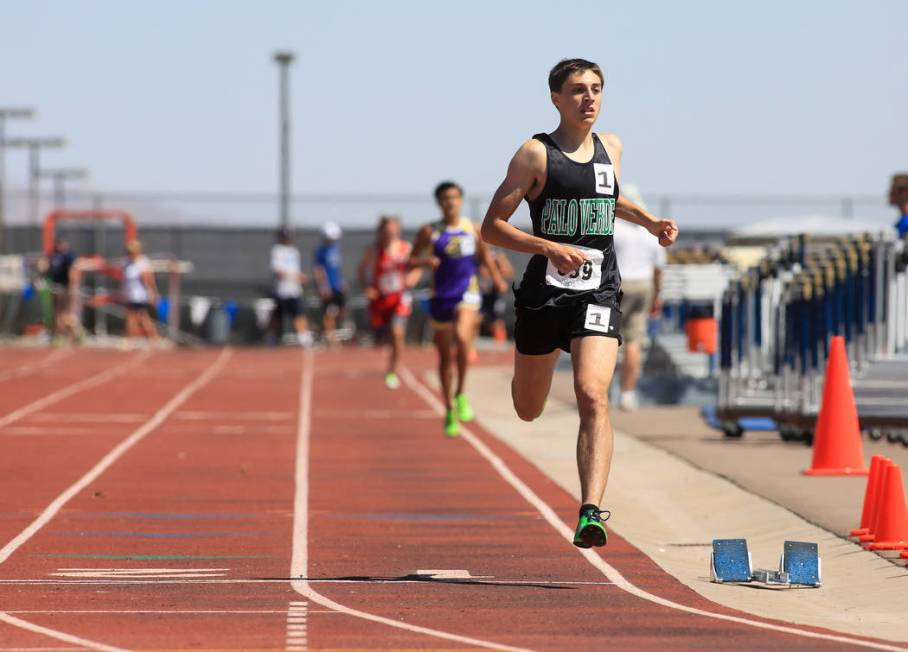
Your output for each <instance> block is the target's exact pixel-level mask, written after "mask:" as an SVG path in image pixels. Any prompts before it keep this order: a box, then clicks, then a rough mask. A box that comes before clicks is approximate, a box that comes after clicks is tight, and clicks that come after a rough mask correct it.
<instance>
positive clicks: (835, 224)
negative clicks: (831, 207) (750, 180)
mask: <svg viewBox="0 0 908 652" xmlns="http://www.w3.org/2000/svg"><path fill="white" fill-rule="evenodd" d="M884 230H886V229H885V227H884V226H882V225H880V224H878V223H874V222H865V221H862V220H858V219H845V218H842V217H826V216H823V215H799V216H794V217H774V218H771V219H768V220H761V221H759V222H753V223H751V224H748V225H747V226H742V227H741V228H738V229H735V230H733V231H732V232H731V237H732V239H735V240H740V239H750V238H754V239H757V238H759V239H763V238H783V237H785V236H793V235H798V234H801V233H808V234H810V235H812V236H833V237H834V236H843V235H853V234H857V233H879V232H880V231H884Z"/></svg>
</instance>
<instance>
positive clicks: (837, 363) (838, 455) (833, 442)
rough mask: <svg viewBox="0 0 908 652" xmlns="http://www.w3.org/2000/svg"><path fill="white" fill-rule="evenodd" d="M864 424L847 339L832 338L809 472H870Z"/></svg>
mask: <svg viewBox="0 0 908 652" xmlns="http://www.w3.org/2000/svg"><path fill="white" fill-rule="evenodd" d="M867 473H869V470H868V469H867V467H866V466H864V446H863V445H862V444H861V427H860V424H859V423H858V410H857V407H856V406H855V403H854V392H853V391H852V389H851V378H850V374H849V372H848V356H847V355H846V353H845V340H844V338H842V337H841V336H838V335H837V336H835V337H833V338H832V341H831V343H830V347H829V361H828V362H827V363H826V376H825V379H824V381H823V400H822V403H821V404H820V413H819V415H818V416H817V427H816V433H815V434H814V441H813V462H812V463H811V465H810V468H809V469H807V470H806V471H804V474H805V475H867Z"/></svg>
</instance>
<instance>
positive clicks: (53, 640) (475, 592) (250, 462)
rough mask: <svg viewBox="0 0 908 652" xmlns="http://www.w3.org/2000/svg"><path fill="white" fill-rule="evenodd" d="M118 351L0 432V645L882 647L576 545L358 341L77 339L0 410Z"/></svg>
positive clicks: (479, 448)
mask: <svg viewBox="0 0 908 652" xmlns="http://www.w3.org/2000/svg"><path fill="white" fill-rule="evenodd" d="M143 355H144V356H145V357H143V358H141V359H139V356H143ZM136 360H138V362H135V361H136ZM407 360H408V363H409V364H410V365H411V367H412V368H413V369H414V371H420V370H424V369H427V368H430V367H431V364H432V359H431V356H430V355H429V354H428V353H423V352H413V353H411V354H409V355H408V358H407ZM124 364H125V365H128V364H135V365H136V366H134V367H132V368H131V369H128V370H127V371H126V372H124V373H122V374H121V375H119V376H115V377H113V378H111V379H107V380H104V381H103V382H99V383H98V384H96V385H93V386H89V387H87V388H85V389H84V390H82V391H77V392H75V393H73V394H71V395H69V396H66V397H65V398H63V399H61V400H60V401H57V402H55V403H53V404H51V405H47V406H45V407H43V408H41V409H39V410H37V411H34V412H32V413H30V414H28V415H26V416H24V417H23V418H21V419H19V420H17V421H16V422H14V423H11V424H9V425H7V426H3V427H0V470H2V475H0V546H3V548H2V549H0V609H2V611H0V651H2V650H10V649H29V650H39V649H47V650H49V649H96V650H118V649H136V650H138V649H146V650H150V649H154V650H163V649H169V650H185V649H209V650H212V649H235V650H239V649H242V650H276V649H288V650H303V649H454V648H457V649H463V648H479V647H489V648H497V649H534V650H564V649H584V650H585V649H611V650H704V649H706V650H727V649H743V650H771V649H772V650H775V649H778V648H780V647H782V646H784V647H785V648H786V649H796V650H807V649H824V650H832V649H845V648H849V649H860V648H866V647H871V648H878V649H901V648H898V647H897V646H892V645H886V644H881V643H874V642H870V641H864V640H860V639H856V638H854V637H850V636H839V635H836V634H835V633H833V632H821V631H819V630H814V629H810V628H800V627H791V626H787V625H785V624H783V623H771V622H770V621H765V620H763V619H758V618H753V617H750V616H747V615H746V614H740V613H735V612H733V611H731V610H728V609H725V608H723V607H721V606H717V605H715V604H713V603H710V602H709V601H707V600H705V599H703V598H702V597H700V596H699V595H697V594H696V593H694V592H693V591H691V590H690V589H688V588H687V587H685V586H683V585H681V584H680V583H678V582H676V581H675V580H673V579H672V578H671V577H669V576H667V575H666V574H665V573H664V572H662V571H661V570H660V569H659V568H658V567H657V566H656V565H655V564H654V563H653V562H652V561H651V560H650V559H648V558H647V557H646V556H645V555H643V554H642V553H641V552H640V551H638V550H636V549H635V548H633V547H632V546H630V545H629V544H627V543H626V542H625V541H623V540H622V539H621V538H620V537H617V536H613V537H612V539H611V540H610V543H609V546H608V548H607V549H605V550H604V551H603V553H602V557H590V558H587V557H584V556H583V555H581V554H579V553H578V551H577V549H575V548H574V547H573V546H571V545H570V543H569V541H567V540H566V539H565V537H564V533H563V531H559V530H558V529H556V527H553V525H555V526H557V520H558V519H560V520H561V521H563V522H564V523H569V524H572V520H573V518H574V514H575V509H576V505H575V504H574V501H573V499H572V498H571V497H570V496H569V495H567V494H566V493H565V492H564V491H563V490H561V489H560V488H559V487H557V486H556V485H555V484H554V483H553V482H551V481H550V480H548V479H547V478H546V477H545V476H543V475H542V474H541V473H540V472H539V471H538V470H537V469H536V468H535V467H534V466H532V465H531V464H529V463H527V462H526V461H525V460H523V459H522V458H520V457H519V456H518V455H516V454H515V453H514V452H513V451H511V450H510V449H508V448H507V447H506V446H504V445H502V444H500V443H499V442H498V441H497V440H495V439H494V438H493V437H491V436H490V435H489V434H488V433H486V432H484V431H483V429H482V428H481V427H480V426H478V425H471V427H470V431H471V433H472V436H468V437H465V438H461V439H457V440H450V439H446V438H444V437H442V436H441V426H440V420H439V417H438V416H437V414H436V413H435V412H434V405H433V402H434V400H435V399H434V398H433V397H432V396H431V394H430V392H428V390H426V389H425V387H423V386H422V385H421V384H419V380H418V379H414V378H413V377H408V379H409V380H410V382H408V383H407V384H406V385H405V387H404V388H402V389H401V390H399V391H397V392H390V391H388V390H386V389H385V388H384V386H383V385H382V383H381V365H382V357H381V356H380V355H378V354H377V353H374V352H371V351H370V352H363V351H359V350H357V351H344V352H338V353H318V354H314V355H309V354H301V353H300V352H298V351H293V350H281V351H261V350H240V351H198V352H156V353H151V354H139V353H133V354H123V353H102V352H82V351H80V352H77V353H75V354H73V355H72V356H71V357H69V358H66V359H65V360H60V361H59V363H58V366H59V367H60V369H59V373H58V374H55V375H53V377H52V378H46V377H44V375H43V374H42V375H41V376H40V377H39V376H32V375H31V374H29V375H28V376H23V377H22V378H21V379H20V380H19V381H18V382H17V383H16V384H15V389H14V392H13V393H14V394H16V395H15V396H11V395H10V394H9V393H7V391H3V392H2V402H0V423H2V419H3V416H4V415H5V414H8V413H9V412H10V411H12V410H16V409H18V406H19V405H21V404H26V403H28V402H30V401H34V400H36V396H38V398H40V394H41V393H42V392H43V393H45V394H46V393H47V392H52V391H58V390H60V389H61V388H64V389H65V387H66V386H67V383H70V384H72V383H73V382H79V379H80V378H84V377H86V375H90V374H93V373H99V372H100V371H103V369H104V368H111V367H115V366H116V365H124ZM416 376H417V377H418V376H419V374H418V373H417V374H416ZM414 382H415V384H414ZM39 385H40V387H38V386H39ZM502 400H507V399H506V398H505V397H502ZM480 417H481V415H480ZM622 516H623V517H624V518H628V517H629V516H628V515H622ZM560 527H561V529H562V530H563V528H564V525H563V523H562V525H561V526H560ZM591 560H592V561H593V562H594V563H591ZM603 560H604V561H603ZM604 562H607V564H610V566H603V563H604ZM594 564H598V566H597V565H594ZM291 568H294V569H295V570H296V571H299V573H300V574H302V575H304V578H302V579H300V578H296V579H294V577H292V576H291ZM603 568H604V569H605V571H606V572H608V573H610V576H609V577H607V576H606V575H604V574H603ZM427 571H435V573H434V575H433V574H432V573H427ZM455 571H456V572H455ZM612 581H617V584H613V583H612ZM691 610H694V611H695V613H692V612H691ZM696 610H701V611H702V612H708V613H696ZM709 614H712V615H709ZM716 616H719V617H731V618H740V619H744V620H746V621H749V623H748V622H733V621H729V620H722V619H719V618H717V617H716ZM759 625H763V626H764V627H765V626H768V627H769V629H766V628H762V627H760V626H759ZM780 628H781V629H789V630H791V631H779V629H780ZM816 636H820V637H827V638H816ZM829 637H832V638H836V637H838V638H837V639H836V640H830V638H829Z"/></svg>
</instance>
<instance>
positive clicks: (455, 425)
mask: <svg viewBox="0 0 908 652" xmlns="http://www.w3.org/2000/svg"><path fill="white" fill-rule="evenodd" d="M445 434H446V435H447V436H448V437H457V436H458V435H460V423H459V422H458V421H457V413H456V412H455V410H448V411H447V412H445Z"/></svg>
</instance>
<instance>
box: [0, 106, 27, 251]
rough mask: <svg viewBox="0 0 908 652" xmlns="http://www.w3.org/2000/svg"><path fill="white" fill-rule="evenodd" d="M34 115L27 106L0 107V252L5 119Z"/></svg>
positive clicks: (2, 241) (0, 244) (0, 246)
mask: <svg viewBox="0 0 908 652" xmlns="http://www.w3.org/2000/svg"><path fill="white" fill-rule="evenodd" d="M34 115H35V110H34V109H32V108H28V107H14V106H6V107H0V254H2V253H3V251H4V249H5V247H6V212H5V208H6V202H5V198H4V192H5V191H6V165H5V162H4V159H5V158H6V157H5V156H4V152H3V144H4V141H5V140H6V120H7V118H10V119H13V120H16V119H19V120H29V119H31V118H32V117H34Z"/></svg>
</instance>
